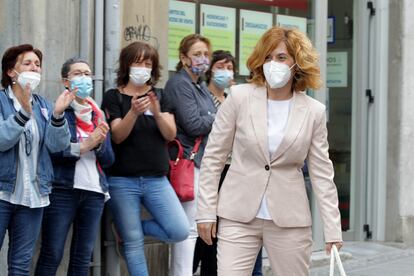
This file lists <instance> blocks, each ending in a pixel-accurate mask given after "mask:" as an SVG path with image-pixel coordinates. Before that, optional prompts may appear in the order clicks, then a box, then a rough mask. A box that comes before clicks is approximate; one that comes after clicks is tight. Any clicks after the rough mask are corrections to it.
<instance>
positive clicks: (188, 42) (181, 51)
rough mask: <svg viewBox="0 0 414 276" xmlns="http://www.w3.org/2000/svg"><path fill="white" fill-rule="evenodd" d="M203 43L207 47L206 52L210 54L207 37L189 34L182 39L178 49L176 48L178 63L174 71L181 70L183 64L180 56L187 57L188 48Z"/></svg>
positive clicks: (209, 44)
mask: <svg viewBox="0 0 414 276" xmlns="http://www.w3.org/2000/svg"><path fill="white" fill-rule="evenodd" d="M199 41H201V42H204V43H205V44H206V45H207V48H208V52H209V53H211V43H210V40H209V39H208V38H207V37H204V36H202V35H200V34H190V35H187V36H186V37H184V38H183V39H182V40H181V42H180V47H179V48H178V58H179V61H178V63H177V65H176V66H175V69H176V70H177V72H178V71H180V70H181V68H183V63H182V62H181V58H180V55H185V56H186V55H187V54H188V52H189V51H190V48H191V47H192V46H193V45H194V44H195V43H197V42H199Z"/></svg>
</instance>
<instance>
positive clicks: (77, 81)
mask: <svg viewBox="0 0 414 276" xmlns="http://www.w3.org/2000/svg"><path fill="white" fill-rule="evenodd" d="M75 88H78V92H77V93H76V96H77V97H79V98H81V99H86V98H87V97H88V96H90V95H91V93H92V90H93V84H92V78H91V77H87V76H79V77H73V78H72V79H71V80H70V89H71V90H73V89H75Z"/></svg>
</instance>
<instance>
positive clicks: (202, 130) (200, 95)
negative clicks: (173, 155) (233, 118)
mask: <svg viewBox="0 0 414 276" xmlns="http://www.w3.org/2000/svg"><path fill="white" fill-rule="evenodd" d="M164 98H165V101H166V102H168V104H167V107H166V108H167V110H166V111H168V112H171V113H173V114H174V115H175V122H176V124H177V139H178V140H179V141H180V142H181V144H182V145H183V148H184V156H185V157H186V158H188V157H189V155H190V153H191V150H192V149H193V147H194V143H195V139H196V138H197V137H199V136H202V137H203V141H202V143H201V145H200V149H199V151H198V153H197V155H196V156H195V158H194V163H195V165H196V166H197V167H200V163H201V159H202V157H203V154H204V148H205V146H206V144H207V139H208V134H209V133H210V131H211V127H212V125H213V121H214V117H215V115H216V112H217V109H216V107H215V105H214V102H213V98H212V97H211V95H210V92H209V91H208V88H207V86H206V83H205V82H204V81H202V80H199V81H198V82H197V83H195V82H193V81H192V80H191V77H190V76H189V75H188V73H187V71H185V69H184V68H183V69H181V70H180V71H178V72H177V73H176V74H175V75H174V76H172V77H171V78H170V79H169V80H168V81H167V84H166V85H165V89H164Z"/></svg>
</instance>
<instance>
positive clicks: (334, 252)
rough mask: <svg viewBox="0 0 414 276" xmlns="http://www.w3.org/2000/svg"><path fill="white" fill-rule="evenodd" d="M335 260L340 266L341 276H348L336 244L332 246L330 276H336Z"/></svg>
mask: <svg viewBox="0 0 414 276" xmlns="http://www.w3.org/2000/svg"><path fill="white" fill-rule="evenodd" d="M335 260H336V264H337V265H338V269H339V273H340V275H341V276H346V273H345V270H344V266H343V265H342V261H341V257H340V256H339V252H338V248H337V247H336V245H335V244H334V245H332V248H331V260H330V265H329V275H330V276H333V275H334V270H335Z"/></svg>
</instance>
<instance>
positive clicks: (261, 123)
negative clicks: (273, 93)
mask: <svg viewBox="0 0 414 276" xmlns="http://www.w3.org/2000/svg"><path fill="white" fill-rule="evenodd" d="M250 119H251V120H252V124H253V129H254V132H255V134H256V139H257V141H258V143H259V145H260V148H261V150H262V153H263V155H264V158H265V160H266V161H267V162H269V161H270V157H269V149H268V143H267V94H266V88H265V87H264V86H263V87H258V86H256V87H255V89H254V91H253V93H252V94H251V96H250Z"/></svg>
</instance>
